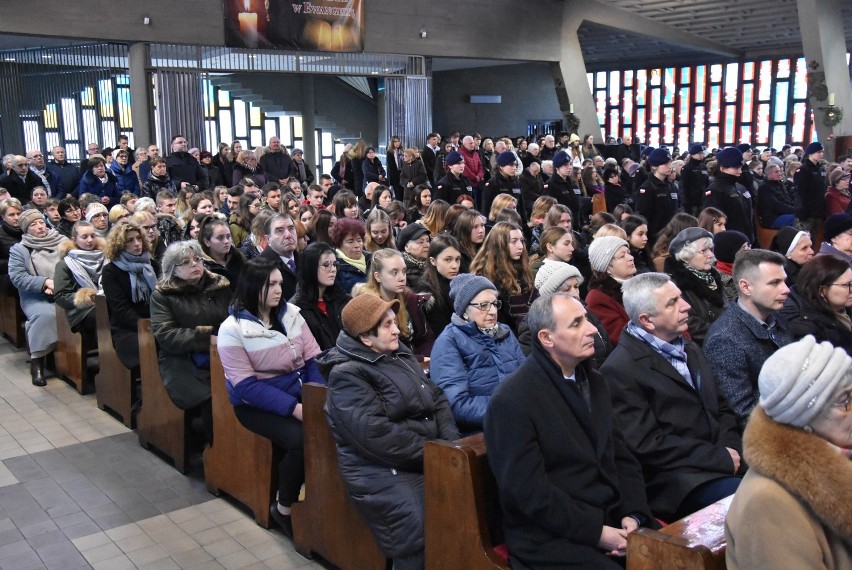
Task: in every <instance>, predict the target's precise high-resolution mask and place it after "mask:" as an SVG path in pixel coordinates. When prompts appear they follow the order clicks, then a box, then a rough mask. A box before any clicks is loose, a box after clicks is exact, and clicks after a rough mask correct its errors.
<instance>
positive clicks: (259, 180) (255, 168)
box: [231, 150, 266, 187]
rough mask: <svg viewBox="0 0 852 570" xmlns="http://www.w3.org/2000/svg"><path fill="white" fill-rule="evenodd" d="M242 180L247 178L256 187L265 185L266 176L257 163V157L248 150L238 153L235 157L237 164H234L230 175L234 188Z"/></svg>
mask: <svg viewBox="0 0 852 570" xmlns="http://www.w3.org/2000/svg"><path fill="white" fill-rule="evenodd" d="M244 178H248V179H249V180H251V181H252V182H254V184H255V186H258V187H261V186H263V185H264V184H266V175H265V174H264V173H263V168H261V167H260V165H259V164H258V163H257V156H255V154H254V153H253V152H252V151H250V150H243V151H240V154H238V155H237V162H236V164H234V173H233V174H232V175H231V182H232V183H233V185H234V186H236V185H237V184H240V182H241V181H242V180H243V179H244Z"/></svg>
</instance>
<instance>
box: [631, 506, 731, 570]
mask: <svg viewBox="0 0 852 570" xmlns="http://www.w3.org/2000/svg"><path fill="white" fill-rule="evenodd" d="M732 500H733V496H730V497H727V498H725V499H722V500H720V501H717V502H715V503H713V504H712V505H710V506H708V507H705V508H703V509H701V510H700V511H697V512H694V513H692V514H691V515H689V516H688V517H684V518H682V519H680V520H679V521H677V522H674V523H672V524H670V525H669V526H667V527H664V528H662V529H660V530H651V529H648V528H640V529H639V530H637V531H636V532H633V533H630V534H629V535H627V569H628V570H656V569H664V568H677V569H684V570H724V569H725V517H726V516H727V514H728V507H730V506H731V501H732Z"/></svg>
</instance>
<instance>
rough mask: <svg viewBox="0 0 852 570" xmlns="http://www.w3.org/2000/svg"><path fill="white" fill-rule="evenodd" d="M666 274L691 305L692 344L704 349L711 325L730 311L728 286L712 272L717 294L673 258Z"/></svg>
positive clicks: (669, 258)
mask: <svg viewBox="0 0 852 570" xmlns="http://www.w3.org/2000/svg"><path fill="white" fill-rule="evenodd" d="M665 271H666V273H668V274H669V275H671V276H672V281H674V283H675V285H677V286H678V287H679V288H680V290H681V292H682V293H683V298H684V299H685V300H686V302H687V303H689V305H690V307H691V308H690V309H689V320H688V321H687V323H688V328H689V334H690V336H692V340H693V341H694V342H695V343H696V344H698V345H699V346H701V345H702V344H704V339H705V338H706V337H707V331H708V330H710V325H712V324H713V322H714V321H715V320H716V319H718V318H719V317H720V316H721V315H722V313H724V312H725V309H726V308H727V301H726V300H725V285H724V283H722V278H721V277H720V276H719V272H718V271H716V269H715V268H714V269H711V270H710V273H711V274H712V275H713V280H714V281H715V282H716V290H715V291H714V290H712V289H710V287H708V286H707V284H706V283H704V282H703V281H701V279H699V278H698V277H697V276H696V275H694V274H693V273H692V272H691V271H690V270H689V269H687V268H686V266H684V264H683V262H682V261H678V260H676V259H675V258H674V257H671V256H669V257H668V258H666V265H665Z"/></svg>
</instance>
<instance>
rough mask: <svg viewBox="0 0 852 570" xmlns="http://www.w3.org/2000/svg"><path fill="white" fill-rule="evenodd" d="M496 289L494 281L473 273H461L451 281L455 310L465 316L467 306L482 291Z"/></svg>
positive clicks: (459, 314) (451, 293)
mask: <svg viewBox="0 0 852 570" xmlns="http://www.w3.org/2000/svg"><path fill="white" fill-rule="evenodd" d="M486 290H491V291H496V290H497V287H495V286H494V283H492V282H491V281H489V280H488V279H486V278H485V277H482V276H480V275H474V274H473V273H459V274H458V275H456V278H455V279H453V280H452V281H450V299H452V300H453V310H454V311H455V312H456V314H457V315H458V316H460V317H463V316H464V312H465V310H466V309H467V306H468V305H470V302H471V301H472V300H473V298H474V297H476V296H477V295H479V293H480V292H482V291H486Z"/></svg>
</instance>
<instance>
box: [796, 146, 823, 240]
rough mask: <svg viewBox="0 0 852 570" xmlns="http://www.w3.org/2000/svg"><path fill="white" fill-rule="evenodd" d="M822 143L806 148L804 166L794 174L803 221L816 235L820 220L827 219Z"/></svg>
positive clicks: (812, 233)
mask: <svg viewBox="0 0 852 570" xmlns="http://www.w3.org/2000/svg"><path fill="white" fill-rule="evenodd" d="M824 156H825V152H824V150H823V148H822V145H821V144H820V143H818V142H812V143H811V144H809V145H808V146H807V147H806V148H805V154H804V158H803V159H802V166H801V167H799V170H797V171H796V174H794V175H793V182H794V183H795V185H796V190H798V192H799V197H800V198H801V201H802V214H801V221H802V223H804V224H805V225H806V226H807V227H808V229H810V231H811V235H816V230H817V228H818V227H819V224H820V222H823V221H825V170H824V169H823V167H822V159H823V158H824Z"/></svg>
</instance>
